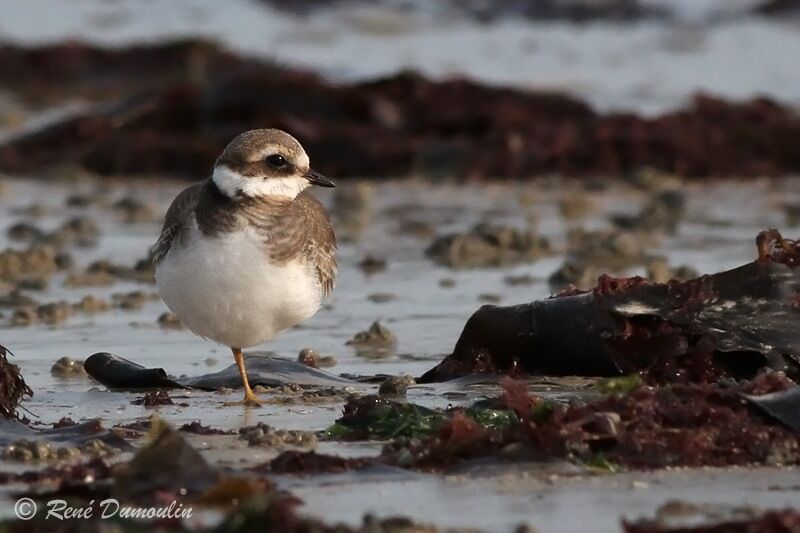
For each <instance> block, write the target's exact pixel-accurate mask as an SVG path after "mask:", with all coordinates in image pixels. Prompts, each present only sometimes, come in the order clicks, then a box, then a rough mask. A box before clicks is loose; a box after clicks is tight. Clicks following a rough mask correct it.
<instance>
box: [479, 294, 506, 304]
mask: <svg viewBox="0 0 800 533" xmlns="http://www.w3.org/2000/svg"><path fill="white" fill-rule="evenodd" d="M502 299H503V298H502V297H501V296H500V295H499V294H495V293H491V292H484V293H482V294H479V295H478V301H480V302H486V303H489V304H496V303H498V302H500V301H501V300H502Z"/></svg>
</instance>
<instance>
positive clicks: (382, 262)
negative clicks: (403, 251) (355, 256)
mask: <svg viewBox="0 0 800 533" xmlns="http://www.w3.org/2000/svg"><path fill="white" fill-rule="evenodd" d="M358 268H360V269H361V271H362V272H363V273H364V274H367V275H370V274H375V273H377V272H383V271H384V270H386V259H379V258H377V257H373V256H371V255H367V256H366V257H364V259H362V260H361V261H360V262H359V263H358Z"/></svg>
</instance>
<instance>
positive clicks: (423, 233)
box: [396, 220, 436, 239]
mask: <svg viewBox="0 0 800 533" xmlns="http://www.w3.org/2000/svg"><path fill="white" fill-rule="evenodd" d="M396 232H397V233H398V234H400V235H412V236H414V237H416V238H418V239H432V238H433V237H434V235H436V226H435V225H434V224H432V223H430V222H425V221H423V220H400V221H399V222H398V223H397V230H396Z"/></svg>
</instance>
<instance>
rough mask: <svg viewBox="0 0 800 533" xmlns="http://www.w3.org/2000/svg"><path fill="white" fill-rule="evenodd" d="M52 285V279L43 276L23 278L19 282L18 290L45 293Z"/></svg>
mask: <svg viewBox="0 0 800 533" xmlns="http://www.w3.org/2000/svg"><path fill="white" fill-rule="evenodd" d="M49 285H50V279H49V278H46V277H42V276H37V277H30V278H22V279H20V280H18V281H17V288H18V289H20V290H28V291H45V290H47V287H48V286H49Z"/></svg>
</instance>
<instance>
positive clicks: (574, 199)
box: [558, 191, 595, 221]
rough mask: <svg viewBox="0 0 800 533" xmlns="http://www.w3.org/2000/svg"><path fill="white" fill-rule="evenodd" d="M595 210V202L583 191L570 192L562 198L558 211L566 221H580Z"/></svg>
mask: <svg viewBox="0 0 800 533" xmlns="http://www.w3.org/2000/svg"><path fill="white" fill-rule="evenodd" d="M594 209H595V205H594V202H592V199H591V198H590V197H589V195H588V194H586V193H585V192H583V191H570V192H567V193H566V194H564V196H562V197H561V200H560V201H559V202H558V210H559V212H560V213H561V216H562V218H564V220H570V221H572V220H580V219H583V218H586V217H587V216H589V215H590V214H592V212H593V211H594Z"/></svg>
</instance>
